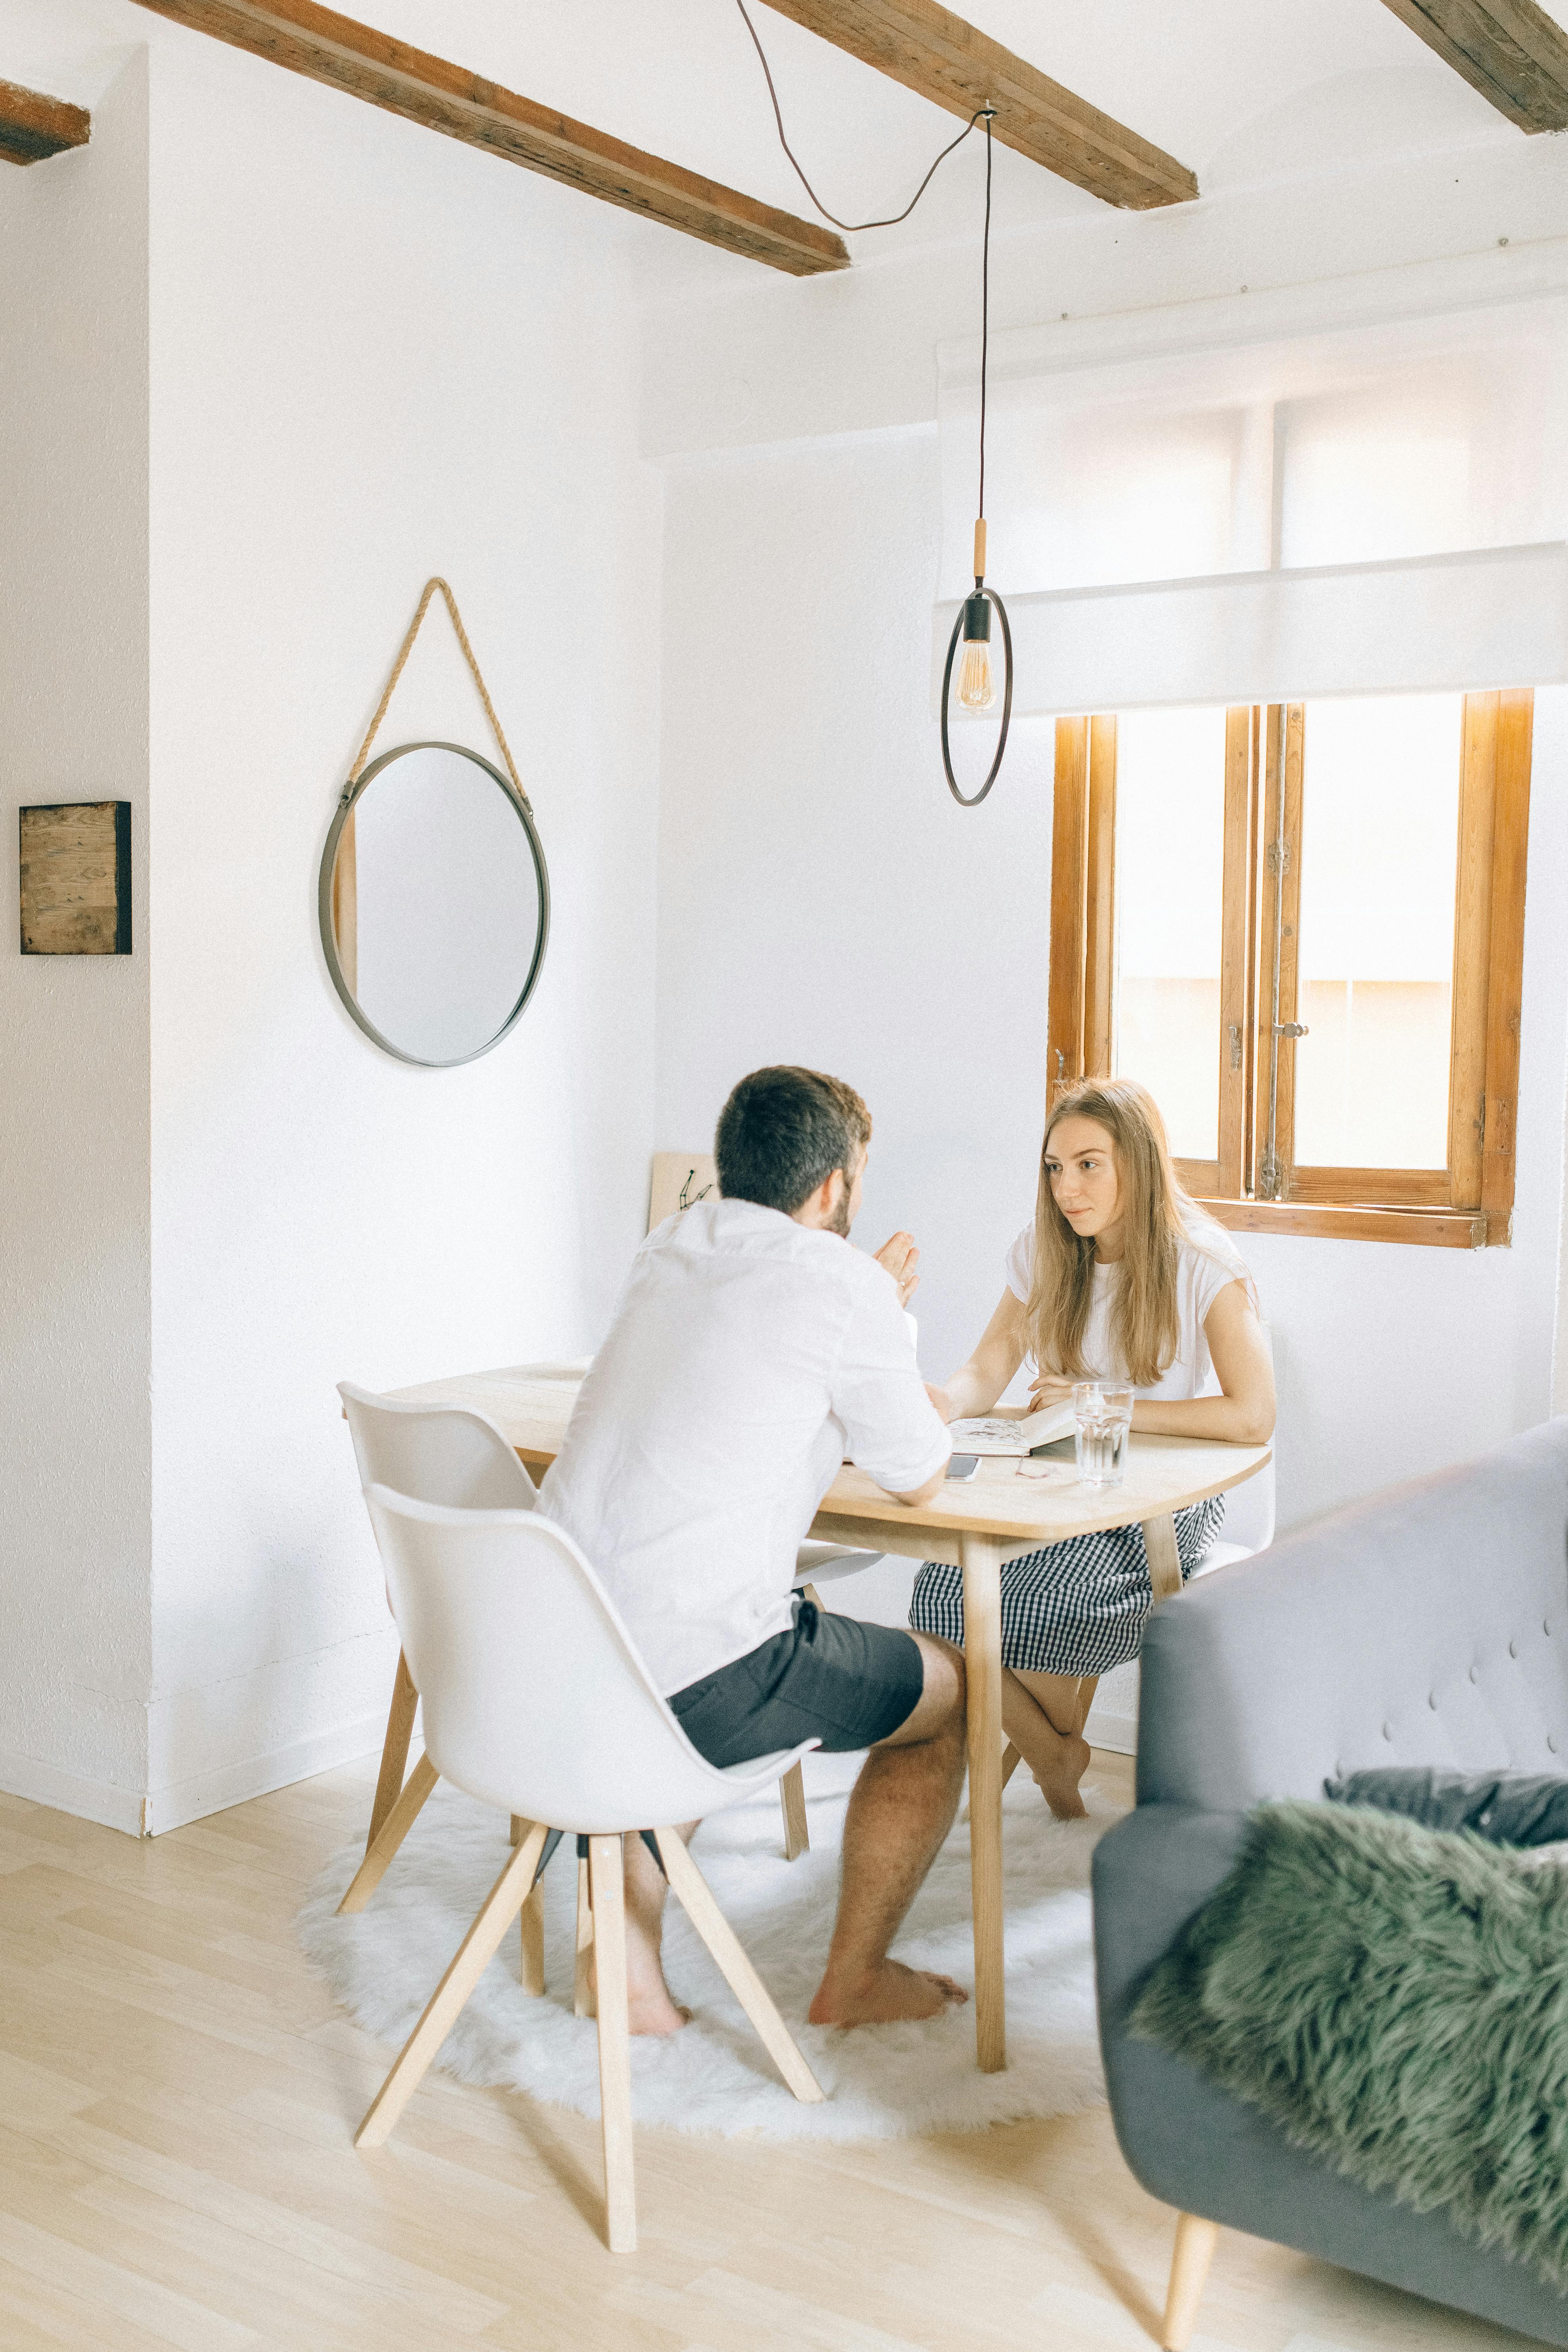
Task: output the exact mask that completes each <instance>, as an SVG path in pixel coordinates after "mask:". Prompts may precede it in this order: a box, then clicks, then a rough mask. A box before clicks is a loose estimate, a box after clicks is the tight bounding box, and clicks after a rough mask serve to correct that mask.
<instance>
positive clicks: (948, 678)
mask: <svg viewBox="0 0 1568 2352" xmlns="http://www.w3.org/2000/svg"><path fill="white" fill-rule="evenodd" d="M735 5H736V7H737V8H739V10H740V12H741V17H742V23H743V24H744V25H745V27H746V30H747V32H748V33H750V35H751V37H752V47H753V48H754V49H755V50H756V53H757V56H758V58H760V59H761V61H762V68H763V79H765V80H766V82H767V85H768V96H769V98H770V99H771V100H773V121H775V122H776V123H777V125H778V132H779V145H780V146H781V147H782V148H783V149H784V153H785V154H786V155H787V156H788V157H789V160H790V163H791V164H792V165H793V166H794V169H795V177H796V179H797V180H798V181H799V182H800V184H801V186H802V187H803V188H804V189H805V193H806V194H807V195H808V196H809V197H810V198H811V201H812V203H813V204H814V205H816V209H817V211H818V212H819V213H820V214H821V215H822V217H823V219H824V220H825V221H831V222H832V224H833V226H834V227H835V228H841V229H847V230H848V231H849V233H850V234H851V235H852V236H853V235H858V233H859V231H860V230H862V229H868V228H897V226H899V223H900V221H906V220H908V218H909V216H910V214H911V213H912V212H913V210H914V208H915V206H916V205H918V204H919V202H920V200H921V197H922V196H923V195H924V194H925V192H926V190H927V189H928V188H929V187H930V185H931V182H932V180H933V179H934V178H935V177H936V173H937V171H938V168H939V167H940V166H941V165H942V164H943V163H946V161H947V159H948V157H949V156H950V155H951V154H952V151H953V149H954V148H955V147H962V146H963V142H964V141H965V140H966V139H967V138H968V136H969V134H970V132H971V131H973V128H974V126H975V124H976V123H977V122H984V125H985V232H984V239H983V242H982V246H981V259H980V513H979V520H981V521H982V522H984V520H985V395H986V389H987V373H988V368H989V363H990V356H991V125H992V122H993V121H994V119H995V113H996V110H995V108H994V106H977V107H976V108H975V110H974V112H973V114H972V115H971V116H970V118H969V120H968V121H967V122H966V123H965V124H964V126H963V130H962V131H960V132H959V134H958V136H957V138H956V139H952V140H950V141H949V142H948V144H947V145H946V146H945V147H944V148H943V149H942V153H941V154H940V155H939V156H938V157H937V159H936V162H935V163H933V164H932V165H931V170H930V171H929V172H928V173H926V175H925V178H924V179H923V180H922V181H921V184H920V186H919V187H918V188H917V189H916V190H915V192H914V194H913V195H912V196H911V197H910V201H909V203H908V204H907V205H905V206H904V209H903V211H902V212H901V213H892V214H890V215H889V217H888V218H887V219H886V220H874V221H844V220H840V219H839V217H838V215H837V213H830V212H829V211H828V209H827V206H826V205H825V204H824V203H823V201H822V199H821V197H820V196H819V195H818V194H817V193H816V189H815V188H814V187H813V186H812V184H811V182H810V181H809V180H808V179H807V178H806V176H805V173H804V171H802V169H801V166H800V161H799V158H798V157H797V156H796V154H795V150H794V148H793V147H792V146H791V145H790V143H789V140H788V138H787V137H786V135H785V132H784V112H783V110H782V108H781V107H780V105H779V94H778V91H777V89H775V88H774V87H773V68H772V67H771V66H770V65H769V63H768V56H767V51H766V50H765V49H764V48H763V45H762V42H761V40H760V39H759V38H758V37H757V28H756V26H754V25H753V24H752V19H751V15H750V13H749V11H748V9H747V7H746V0H735ZM974 593H975V596H984V598H985V600H986V602H987V603H988V604H992V605H994V607H995V610H996V612H997V614H998V615H999V617H1000V619H1001V623H1002V646H1003V651H1004V653H1005V656H1006V662H1007V684H1006V687H1005V689H1004V693H1003V698H1002V732H1001V735H1000V737H999V738H998V740H997V744H996V756H995V758H994V760H993V761H992V762H991V766H990V770H989V772H988V773H987V775H986V778H985V781H984V783H983V784H982V785H981V787H980V790H979V791H978V792H977V793H971V794H970V795H969V797H968V799H967V800H966V799H965V798H964V795H963V793H961V792H960V791H959V789H958V779H957V777H956V776H955V775H954V774H953V772H952V751H951V748H950V746H949V743H948V740H947V704H948V695H949V691H950V689H951V688H952V664H953V657H954V656H955V655H956V653H957V651H958V640H959V635H960V632H961V631H962V629H963V616H964V607H963V605H961V606H960V607H959V614H958V618H957V620H956V621H954V623H953V625H952V636H951V637H950V638H949V639H948V644H947V663H946V667H944V669H943V670H942V769H943V772H944V773H945V775H946V777H947V787H948V790H949V792H951V793H952V797H953V799H954V800H955V801H956V802H957V803H958V805H959V807H960V808H978V807H979V805H980V803H981V802H982V801H983V800H984V798H985V795H986V793H988V792H989V791H990V790H991V787H992V785H993V784H994V782H995V781H996V773H997V771H998V769H999V768H1000V767H1001V765H1002V755H1003V753H1004V752H1005V751H1006V749H1007V730H1008V728H1009V727H1010V726H1011V724H1012V719H1013V632H1012V630H1011V629H1010V628H1009V627H1008V625H1007V608H1006V606H1005V604H1003V602H1002V599H1001V597H1000V596H998V595H997V593H996V591H995V590H994V588H987V587H986V586H985V585H984V582H983V581H982V580H981V579H979V578H978V577H977V578H976V580H975V583H974ZM968 601H969V602H971V603H972V602H973V598H971V599H969V600H968Z"/></svg>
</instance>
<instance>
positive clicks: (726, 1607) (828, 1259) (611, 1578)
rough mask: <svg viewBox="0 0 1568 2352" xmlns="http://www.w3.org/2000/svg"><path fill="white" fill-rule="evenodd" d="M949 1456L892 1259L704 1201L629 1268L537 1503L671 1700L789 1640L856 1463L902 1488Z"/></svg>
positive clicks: (786, 1220) (654, 1237)
mask: <svg viewBox="0 0 1568 2352" xmlns="http://www.w3.org/2000/svg"><path fill="white" fill-rule="evenodd" d="M951 1451H952V1442H951V1440H950V1439H949V1437H948V1433H947V1429H946V1426H945V1424H944V1423H943V1422H942V1417H941V1415H940V1414H939V1413H938V1412H936V1411H935V1409H934V1407H933V1406H932V1404H931V1400H930V1398H929V1397H928V1396H927V1395H926V1392H925V1386H924V1383H923V1382H922V1381H921V1375H920V1370H919V1367H918V1366H917V1364H916V1362H915V1350H914V1342H913V1340H912V1339H911V1338H910V1327H909V1324H908V1322H907V1320H906V1318H905V1316H904V1314H903V1310H902V1308H901V1307H900V1305H899V1294H898V1287H897V1286H896V1284H895V1283H894V1281H893V1278H892V1276H890V1275H889V1273H888V1272H887V1270H886V1269H885V1267H882V1266H880V1265H878V1264H877V1261H876V1260H875V1258H872V1257H868V1256H867V1255H865V1253H864V1252H863V1251H860V1250H858V1249H854V1248H852V1247H851V1246H850V1244H848V1243H847V1241H843V1240H841V1239H840V1238H839V1236H838V1235H837V1234H828V1233H818V1232H814V1231H812V1230H810V1229H809V1228H808V1227H806V1226H805V1225H797V1224H796V1223H795V1220H794V1218H793V1217H786V1216H784V1214H783V1213H782V1212H781V1211H780V1210H777V1209H763V1208H759V1207H758V1206H757V1205H756V1204H755V1203H754V1202H751V1201H699V1202H695V1203H694V1204H693V1206H692V1207H691V1208H689V1209H688V1210H686V1211H685V1212H684V1213H681V1214H678V1215H676V1216H673V1217H669V1218H668V1219H667V1220H666V1221H665V1223H663V1224H662V1225H659V1226H658V1227H657V1228H656V1230H655V1231H654V1232H653V1233H651V1234H649V1235H648V1237H647V1241H646V1242H644V1244H643V1245H642V1247H641V1248H640V1249H639V1250H638V1252H637V1256H636V1257H635V1259H634V1260H633V1261H632V1270H631V1274H630V1276H629V1277H628V1279H627V1282H626V1289H625V1291H624V1292H623V1293H622V1296H621V1301H620V1305H619V1306H618V1307H617V1308H616V1317H615V1320H614V1322H613V1323H612V1325H611V1327H610V1331H609V1336H608V1338H607V1339H605V1344H604V1346H603V1347H602V1348H601V1349H600V1350H599V1352H598V1354H597V1356H596V1357H595V1360H594V1364H593V1368H592V1370H590V1372H589V1374H588V1377H587V1379H586V1380H585V1381H584V1383H583V1389H582V1393H581V1395H580V1396H579V1397H578V1400H577V1405H576V1409H575V1411H574V1413H573V1415H572V1420H571V1423H570V1425H569V1426H568V1428H567V1431H566V1435H565V1439H564V1441H563V1444H562V1448H561V1452H560V1454H558V1455H557V1456H556V1459H555V1461H554V1463H553V1465H552V1468H551V1470H550V1474H549V1475H548V1476H547V1477H546V1479H545V1481H544V1484H543V1486H542V1488H541V1489H540V1498H539V1499H540V1505H541V1507H542V1509H543V1510H544V1511H546V1512H548V1514H549V1516H550V1517H552V1519H554V1520H556V1521H558V1523H559V1524H560V1525H561V1526H562V1527H563V1528H566V1530H567V1532H568V1533H569V1534H570V1535H572V1536H574V1538H576V1540H577V1542H578V1543H579V1544H580V1545H581V1546H582V1548H583V1549H584V1552H585V1553H586V1554H587V1557H588V1559H589V1560H590V1561H591V1562H592V1564H593V1566H594V1568H595V1570H597V1572H598V1574H599V1576H600V1578H601V1579H602V1580H603V1582H604V1584H605V1588H606V1590H607V1591H608V1592H609V1594H610V1596H611V1598H612V1599H613V1600H614V1601H615V1603H616V1608H617V1609H618V1610H619V1611H620V1612H621V1614H622V1616H623V1617H624V1618H625V1619H626V1625H627V1628H628V1630H629V1631H630V1633H631V1635H632V1639H633V1640H634V1641H635V1642H636V1643H637V1647H638V1649H639V1650H640V1651H641V1653H642V1654H643V1657H644V1658H645V1660H646V1661H647V1667H648V1671H649V1672H650V1674H651V1675H653V1677H654V1680H655V1681H656V1682H657V1684H658V1687H659V1689H660V1690H661V1691H664V1692H666V1693H668V1692H671V1691H679V1690H684V1689H685V1687H686V1685H688V1684H689V1683H694V1682H697V1681H699V1680H700V1678H701V1676H703V1675H710V1674H713V1673H715V1672H717V1670H718V1668H719V1667H721V1666H725V1665H728V1664H730V1663H731V1660H732V1659H734V1658H740V1657H743V1656H744V1655H745V1654H746V1653H747V1652H748V1651H749V1650H754V1649H756V1648H758V1647H759V1646H760V1645H761V1643H763V1642H766V1641H768V1640H770V1639H771V1638H772V1636H773V1634H775V1633H784V1632H786V1631H787V1629H788V1627H789V1623H790V1614H791V1612H790V1597H791V1596H790V1587H791V1585H792V1583H793V1582H794V1580H795V1555H796V1552H797V1551H798V1549H799V1547H800V1543H801V1540H802V1538H803V1537H804V1536H805V1531H806V1529H807V1528H809V1526H810V1525H811V1522H812V1520H813V1518H814V1517H816V1507H817V1505H818V1504H819V1503H820V1501H821V1500H822V1497H823V1496H824V1494H825V1493H826V1490H827V1488H828V1487H829V1486H831V1485H832V1483H833V1481H834V1479H835V1478H836V1477H837V1474H838V1469H839V1465H840V1464H841V1463H842V1462H843V1461H844V1460H845V1458H846V1456H852V1457H853V1459H854V1460H855V1462H856V1464H857V1465H858V1467H859V1468H860V1469H862V1470H865V1471H867V1472H868V1473H869V1475H871V1476H872V1477H873V1478H874V1479H876V1481H877V1483H878V1484H879V1486H885V1487H886V1488H888V1490H889V1492H890V1493H892V1494H902V1495H907V1494H910V1493H912V1492H913V1490H914V1489H915V1488H916V1487H917V1486H924V1485H925V1483H926V1481H927V1479H928V1478H931V1477H932V1476H934V1475H935V1473H936V1472H937V1471H938V1470H940V1469H941V1468H942V1465H943V1463H944V1462H945V1461H946V1460H947V1458H948V1455H949V1454H950V1452H951Z"/></svg>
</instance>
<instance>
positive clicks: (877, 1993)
mask: <svg viewBox="0 0 1568 2352" xmlns="http://www.w3.org/2000/svg"><path fill="white" fill-rule="evenodd" d="M968 1999H969V1995H968V1994H967V1993H966V1992H965V1991H964V1990H963V1986H962V1985H961V1984H958V1983H955V1982H954V1980H953V1979H952V1977H943V1976H938V1975H937V1974H936V1973H935V1971H934V1970H933V1969H907V1968H905V1966H904V1964H903V1962H902V1961H901V1960H884V1961H883V1962H882V1964H881V1966H880V1967H879V1968H878V1969H873V1970H872V1971H871V1973H870V1974H869V1975H868V1976H865V1977H862V1978H860V1979H858V1981H857V1982H856V1983H854V1984H832V1983H830V1982H829V1980H828V1979H827V1978H826V1977H824V1978H823V1979H822V1982H821V1984H820V1985H819V1986H818V1987H817V1990H816V2000H814V2001H813V2002H812V2004H811V2007H810V2008H809V2010H807V2011H806V2016H807V2018H808V2019H809V2021H810V2022H811V2023H812V2024H813V2025H891V2024H894V2023H896V2022H897V2021H899V2020H900V2019H903V2018H918V2017H940V2016H941V2014H942V2011H943V2010H944V2009H947V2008H949V2007H951V2005H952V2003H953V2002H954V2001H959V2000H968Z"/></svg>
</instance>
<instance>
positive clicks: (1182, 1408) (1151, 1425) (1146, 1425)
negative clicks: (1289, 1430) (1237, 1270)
mask: <svg viewBox="0 0 1568 2352" xmlns="http://www.w3.org/2000/svg"><path fill="white" fill-rule="evenodd" d="M1204 1337H1205V1339H1207V1341H1208V1343H1209V1354H1210V1355H1211V1356H1212V1357H1213V1359H1214V1368H1215V1372H1216V1374H1217V1375H1218V1378H1219V1384H1220V1387H1221V1389H1222V1390H1223V1391H1224V1394H1223V1395H1221V1396H1216V1397H1184V1398H1170V1399H1166V1398H1164V1397H1140V1399H1139V1400H1138V1402H1137V1403H1136V1404H1135V1405H1134V1406H1133V1408H1132V1426H1133V1428H1134V1429H1142V1430H1147V1431H1148V1432H1149V1433H1151V1434H1152V1435H1154V1436H1160V1437H1221V1438H1227V1439H1228V1440H1229V1441H1230V1443H1231V1444H1233V1445H1262V1444H1266V1443H1267V1441H1268V1439H1269V1438H1270V1437H1272V1436H1273V1434H1274V1367H1273V1365H1272V1364H1271V1363H1270V1362H1269V1360H1268V1347H1267V1345H1266V1344H1265V1341H1264V1338H1263V1329H1262V1326H1261V1325H1260V1324H1259V1322H1258V1316H1257V1313H1256V1310H1255V1309H1254V1307H1253V1304H1252V1300H1251V1298H1250V1297H1249V1296H1248V1292H1247V1284H1246V1283H1245V1282H1227V1283H1226V1286H1225V1288H1224V1289H1223V1290H1222V1291H1221V1292H1220V1294H1219V1296H1218V1297H1217V1298H1216V1299H1215V1303H1214V1305H1213V1306H1212V1307H1210V1308H1209V1311H1208V1314H1207V1316H1206V1317H1205V1320H1204Z"/></svg>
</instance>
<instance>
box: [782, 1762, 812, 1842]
mask: <svg viewBox="0 0 1568 2352" xmlns="http://www.w3.org/2000/svg"><path fill="white" fill-rule="evenodd" d="M779 1803H780V1805H781V1807H782V1808H783V1811H784V1860H785V1861H786V1862H794V1860H795V1857H796V1855H797V1854H802V1853H809V1852H810V1850H811V1827H810V1824H809V1822H807V1821H806V1818H805V1781H804V1780H802V1779H801V1776H800V1760H799V1759H798V1758H797V1759H795V1762H794V1763H793V1764H792V1765H791V1766H790V1768H789V1770H788V1771H787V1772H786V1773H785V1774H784V1778H783V1780H781V1781H780V1782H779Z"/></svg>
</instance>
